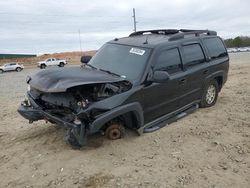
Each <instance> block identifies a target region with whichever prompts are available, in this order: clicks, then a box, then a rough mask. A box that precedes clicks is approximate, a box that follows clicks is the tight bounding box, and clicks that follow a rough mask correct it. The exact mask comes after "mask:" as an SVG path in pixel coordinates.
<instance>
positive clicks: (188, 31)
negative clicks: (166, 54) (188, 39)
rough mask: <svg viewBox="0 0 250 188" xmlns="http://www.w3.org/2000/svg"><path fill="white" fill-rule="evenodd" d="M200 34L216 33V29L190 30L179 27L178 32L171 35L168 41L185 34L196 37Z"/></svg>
mask: <svg viewBox="0 0 250 188" xmlns="http://www.w3.org/2000/svg"><path fill="white" fill-rule="evenodd" d="M200 34H207V35H217V32H216V31H211V30H191V29H180V30H179V32H178V33H176V34H174V35H172V36H171V37H170V38H169V39H168V41H174V40H178V39H182V38H184V37H185V36H187V35H195V36H196V37H197V36H199V35H200Z"/></svg>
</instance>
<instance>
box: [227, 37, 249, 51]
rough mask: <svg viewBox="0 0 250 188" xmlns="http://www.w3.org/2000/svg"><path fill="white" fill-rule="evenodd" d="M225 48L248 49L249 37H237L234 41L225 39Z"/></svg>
mask: <svg viewBox="0 0 250 188" xmlns="http://www.w3.org/2000/svg"><path fill="white" fill-rule="evenodd" d="M224 42H225V44H226V46H227V48H240V47H249V46H250V37H247V36H238V37H235V38H234V39H232V38H231V39H225V40H224Z"/></svg>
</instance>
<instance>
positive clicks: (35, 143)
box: [0, 53, 250, 188]
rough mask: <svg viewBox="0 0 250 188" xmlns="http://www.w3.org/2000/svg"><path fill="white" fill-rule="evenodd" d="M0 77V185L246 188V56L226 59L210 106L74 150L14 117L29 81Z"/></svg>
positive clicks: (249, 123)
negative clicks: (162, 125) (225, 70)
mask: <svg viewBox="0 0 250 188" xmlns="http://www.w3.org/2000/svg"><path fill="white" fill-rule="evenodd" d="M37 71H39V70H38V69H26V70H23V71H22V72H20V73H16V72H10V73H4V74H0V88H1V89H0V107H1V108H0V119H1V121H0V180H1V181H0V187H70V188H71V187H211V188H212V187H213V188H214V187H223V188H224V187H233V188H235V187H249V185H250V84H249V80H250V74H249V72H250V53H238V54H231V67H230V74H229V79H228V81H227V83H226V85H225V86H224V88H223V90H222V92H221V93H220V95H219V98H218V102H217V104H216V105H215V106H214V107H211V108H207V109H198V110H197V111H196V112H194V113H193V114H191V115H189V116H187V117H185V118H183V119H181V120H180V121H178V122H175V123H172V124H171V125H170V126H168V127H165V128H163V129H161V130H159V131H157V132H154V133H150V134H145V135H143V136H140V137H139V136H137V134H135V133H133V132H128V133H127V134H126V136H125V138H124V139H121V140H117V141H110V140H107V139H105V138H104V137H102V136H99V135H95V136H92V137H91V138H90V140H89V143H88V146H87V147H84V148H82V149H73V148H71V146H69V145H67V144H66V143H65V142H64V141H63V136H64V130H63V129H62V128H60V127H57V126H54V125H51V124H49V123H48V124H46V123H45V122H35V123H34V124H31V125H30V124H28V122H27V120H25V119H23V118H22V117H21V116H20V115H19V114H18V113H17V112H16V109H17V108H18V106H19V104H20V101H21V100H22V99H23V98H24V95H25V92H26V89H27V85H26V83H25V78H26V75H28V74H32V73H35V72H37Z"/></svg>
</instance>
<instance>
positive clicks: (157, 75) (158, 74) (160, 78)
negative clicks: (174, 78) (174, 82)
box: [152, 70, 169, 83]
mask: <svg viewBox="0 0 250 188" xmlns="http://www.w3.org/2000/svg"><path fill="white" fill-rule="evenodd" d="M168 80H169V74H168V72H166V71H160V70H156V71H154V73H153V78H152V81H153V82H156V83H163V82H166V81H168Z"/></svg>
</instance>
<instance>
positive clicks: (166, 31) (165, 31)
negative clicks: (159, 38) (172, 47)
mask: <svg viewBox="0 0 250 188" xmlns="http://www.w3.org/2000/svg"><path fill="white" fill-rule="evenodd" d="M178 32H179V30H177V29H156V30H145V31H136V32H133V33H131V34H130V35H129V37H133V36H138V35H143V34H145V33H151V34H162V35H170V34H176V33H178Z"/></svg>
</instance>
